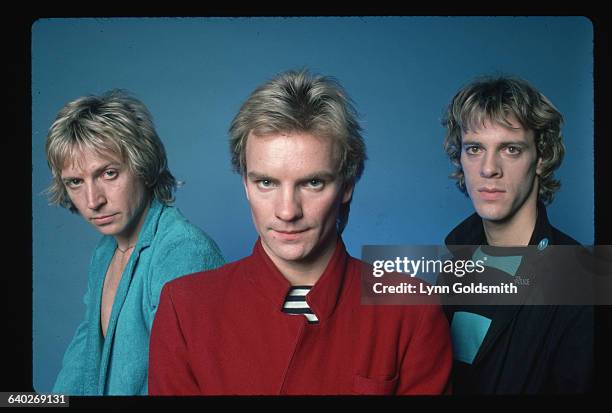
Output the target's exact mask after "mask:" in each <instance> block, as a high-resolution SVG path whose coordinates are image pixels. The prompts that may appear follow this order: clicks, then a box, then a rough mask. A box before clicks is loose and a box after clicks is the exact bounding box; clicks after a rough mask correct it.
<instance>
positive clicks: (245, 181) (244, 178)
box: [242, 174, 250, 201]
mask: <svg viewBox="0 0 612 413" xmlns="http://www.w3.org/2000/svg"><path fill="white" fill-rule="evenodd" d="M247 184H248V183H247V177H246V174H242V186H244V194H245V195H246V199H247V201H250V199H249V188H248V187H247Z"/></svg>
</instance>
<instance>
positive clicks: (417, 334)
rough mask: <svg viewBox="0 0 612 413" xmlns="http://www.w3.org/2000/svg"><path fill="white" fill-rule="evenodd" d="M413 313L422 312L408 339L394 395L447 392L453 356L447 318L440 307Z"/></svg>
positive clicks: (422, 307) (416, 308)
mask: <svg viewBox="0 0 612 413" xmlns="http://www.w3.org/2000/svg"><path fill="white" fill-rule="evenodd" d="M412 311H421V318H420V320H419V323H418V325H417V327H416V329H415V331H414V332H413V334H412V335H411V337H410V338H409V343H408V348H407V350H406V354H405V355H404V359H403V362H402V366H401V370H400V381H399V384H398V388H397V394H444V393H448V392H449V391H450V373H451V368H452V363H453V354H452V347H451V339H450V333H449V328H448V321H447V320H446V316H445V315H444V313H443V312H442V309H441V307H440V306H439V305H424V306H421V307H420V308H419V307H414V308H413V309H412Z"/></svg>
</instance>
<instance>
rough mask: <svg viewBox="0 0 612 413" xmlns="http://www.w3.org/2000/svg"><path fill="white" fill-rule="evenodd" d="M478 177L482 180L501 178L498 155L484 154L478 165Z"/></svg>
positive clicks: (488, 152)
mask: <svg viewBox="0 0 612 413" xmlns="http://www.w3.org/2000/svg"><path fill="white" fill-rule="evenodd" d="M480 176H481V177H483V178H499V177H501V176H502V168H501V164H500V159H499V154H498V153H496V152H494V151H487V152H485V154H484V156H483V157H482V163H481V165H480Z"/></svg>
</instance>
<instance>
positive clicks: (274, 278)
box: [248, 237, 348, 322]
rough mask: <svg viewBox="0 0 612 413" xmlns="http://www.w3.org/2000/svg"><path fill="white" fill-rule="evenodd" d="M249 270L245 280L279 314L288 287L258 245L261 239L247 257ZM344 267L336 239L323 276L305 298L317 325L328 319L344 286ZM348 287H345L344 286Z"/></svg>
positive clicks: (344, 254) (341, 245)
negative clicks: (252, 285) (266, 299)
mask: <svg viewBox="0 0 612 413" xmlns="http://www.w3.org/2000/svg"><path fill="white" fill-rule="evenodd" d="M248 264H249V266H250V267H251V268H250V271H249V279H250V281H251V282H252V283H253V284H254V285H255V286H256V288H257V289H258V292H259V293H261V294H263V295H264V296H266V297H267V298H268V299H269V300H270V301H271V302H272V305H274V306H275V307H276V308H277V309H278V311H282V308H283V304H284V303H285V299H286V297H287V294H288V293H289V290H290V289H291V284H290V283H289V281H288V280H287V279H286V278H285V277H284V276H283V274H282V273H281V272H280V271H279V269H278V268H277V267H276V265H274V263H273V262H272V260H271V259H270V257H269V256H268V254H267V253H266V252H265V250H264V248H263V246H262V245H261V239H257V242H256V243H255V246H254V247H253V253H252V254H251V256H250V257H248ZM347 264H348V254H347V252H346V248H345V246H344V242H342V239H341V238H340V237H338V242H337V243H336V249H335V250H334V253H333V255H332V257H331V259H330V260H329V263H328V264H327V267H326V268H325V270H324V271H323V274H322V275H321V277H320V278H319V280H318V281H317V282H316V284H315V285H314V286H313V287H312V289H311V290H310V292H309V293H308V295H307V296H306V302H307V303H308V305H309V306H310V308H311V310H312V311H313V312H314V313H315V314H316V316H317V318H318V319H319V322H324V321H325V320H326V319H328V318H329V317H330V316H331V315H332V313H333V312H334V309H335V308H336V305H337V304H338V302H339V301H340V297H341V294H342V291H343V290H344V289H345V288H343V285H344V282H345V279H346V277H345V274H346V270H347V268H346V267H347ZM347 287H348V285H347Z"/></svg>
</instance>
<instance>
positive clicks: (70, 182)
mask: <svg viewBox="0 0 612 413" xmlns="http://www.w3.org/2000/svg"><path fill="white" fill-rule="evenodd" d="M82 182H83V180H82V179H79V178H70V179H66V180H65V181H64V185H66V186H67V187H68V188H73V189H74V188H77V187H78V186H79V185H81V183H82Z"/></svg>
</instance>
